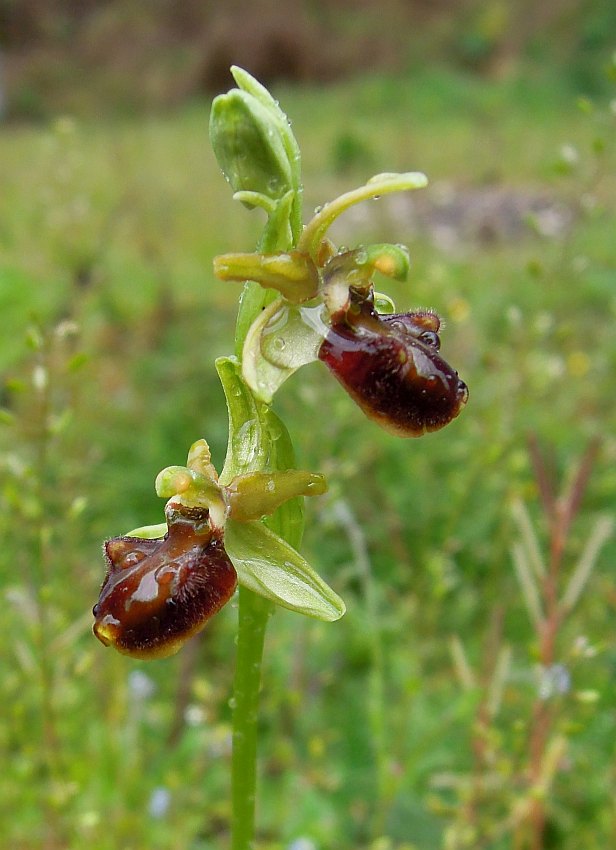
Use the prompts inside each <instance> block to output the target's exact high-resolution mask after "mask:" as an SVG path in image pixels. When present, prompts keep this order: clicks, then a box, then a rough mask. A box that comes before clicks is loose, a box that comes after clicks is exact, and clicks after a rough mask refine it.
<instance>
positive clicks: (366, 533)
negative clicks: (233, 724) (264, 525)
mask: <svg viewBox="0 0 616 850" xmlns="http://www.w3.org/2000/svg"><path fill="white" fill-rule="evenodd" d="M615 10H616V7H615V6H614V4H613V3H610V2H598V0H588V2H572V0H550V2H546V3H542V4H537V3H530V2H518V3H504V2H499V0H487V2H481V3H480V2H476V0H466V2H460V3H453V2H447V0H439V2H436V3H430V2H426V0H415V2H402V0H381V2H379V3H378V4H377V3H376V2H369V1H368V0H339V2H329V3H323V2H318V0H313V2H308V0H303V2H301V0H295V2H288V3H286V4H284V6H281V4H274V3H268V2H265V0H262V2H253V3H251V4H247V3H244V2H240V0H235V2H228V3H225V4H216V3H204V2H201V3H199V2H196V0H190V2H185V3H182V4H177V3H172V2H171V0H157V2H130V0H126V1H125V2H119V0H115V1H114V0H110V2H95V0H88V1H87V2H86V0H83V2H81V3H78V4H76V3H69V2H60V0H20V2H18V1H17V0H0V103H1V107H0V108H1V110H2V119H1V121H0V309H1V315H2V325H3V332H2V334H1V335H0V535H1V539H2V549H1V554H0V599H1V600H2V617H1V618H0V643H1V646H2V651H1V653H0V701H1V708H0V753H1V759H2V769H1V771H0V835H1V836H3V837H2V838H0V846H2V847H3V848H4V847H6V848H7V850H35V848H37V850H38V848H45V850H60V848H62V850H64V848H66V849H67V850H68V848H70V850H73V848H75V850H76V848H83V847H85V846H87V847H92V848H94V850H141V848H146V847H147V848H160V850H163V848H164V850H176V849H177V850H180V848H181V850H187V848H188V850H219V848H224V847H226V846H227V844H228V819H229V802H228V797H229V793H228V790H229V789H228V771H229V757H230V737H229V735H230V708H229V705H228V700H229V697H230V694H231V680H232V675H233V656H234V628H235V610H234V606H233V605H229V606H227V608H225V609H224V610H223V611H222V612H221V614H220V615H218V616H217V617H216V618H215V620H213V621H212V622H211V624H210V625H209V626H208V628H207V629H206V631H205V632H204V633H203V635H202V636H201V637H200V638H199V639H195V640H194V641H192V642H191V643H190V644H189V645H188V646H187V647H185V648H184V650H183V651H182V652H181V653H180V654H179V655H178V656H176V657H175V658H173V659H169V660H165V661H159V662H151V663H149V664H146V663H141V662H135V661H132V660H130V659H126V658H124V657H121V656H119V655H117V654H115V653H113V652H112V651H111V650H105V649H104V648H103V647H102V646H101V645H100V644H98V642H97V641H96V640H95V639H94V638H93V636H92V635H91V632H90V627H91V614H90V609H91V606H92V605H93V603H94V601H95V600H96V597H97V593H98V587H99V585H100V581H101V579H102V575H103V563H102V557H101V550H100V543H101V540H103V539H104V538H105V537H108V536H112V535H116V534H122V533H125V532H126V531H127V530H128V529H130V528H133V527H135V526H138V525H142V524H147V523H153V522H158V521H160V519H161V507H162V505H161V503H160V502H159V500H158V499H157V498H156V496H155V494H154V492H153V481H154V478H155V476H156V474H157V472H158V471H159V470H160V469H161V468H162V467H164V466H166V465H169V464H176V463H183V462H184V460H185V456H186V451H187V449H188V447H189V445H190V444H191V443H192V442H193V441H194V440H195V439H197V438H199V437H201V436H205V437H206V438H207V439H208V441H209V442H210V444H211V446H212V449H213V454H214V460H215V462H216V463H217V465H218V467H219V468H220V466H221V464H222V460H223V458H224V452H225V446H226V412H225V409H224V400H223V396H222V391H221V389H220V387H219V385H218V382H217V378H216V375H215V372H214V368H213V360H214V358H215V357H216V356H218V355H221V354H226V353H229V352H230V351H231V348H232V338H233V326H234V317H235V311H236V304H237V296H238V294H239V287H236V286H235V285H233V284H222V283H220V282H217V281H216V280H215V279H214V278H213V275H212V272H211V266H212V258H213V257H214V255H215V254H217V253H221V252H226V251H230V250H251V249H252V247H253V246H254V243H255V240H256V238H257V236H258V233H259V230H260V227H261V226H262V223H263V222H262V220H261V219H260V218H259V215H260V213H259V212H253V213H248V212H247V211H246V210H245V209H244V208H242V207H240V206H236V205H234V204H233V202H232V200H231V198H230V193H229V191H228V186H227V185H226V184H225V182H224V180H223V179H222V177H221V175H220V173H219V171H218V168H217V166H216V164H215V162H214V159H213V155H212V153H211V151H210V149H209V146H208V141H207V120H208V112H209V104H210V100H211V97H212V95H213V94H215V93H216V92H218V91H221V90H224V89H226V88H228V87H230V85H231V84H232V81H231V78H230V76H229V74H228V70H227V69H228V66H229V65H230V64H231V63H237V64H241V65H243V66H244V67H246V68H247V69H248V70H249V71H251V72H252V73H254V74H256V75H257V76H258V77H260V78H261V79H262V80H263V81H264V82H265V83H267V84H268V85H270V86H271V88H272V91H273V92H274V94H275V96H276V97H277V98H279V99H280V102H281V104H282V106H283V108H284V109H285V110H286V111H287V113H288V114H289V117H290V118H291V120H292V122H293V128H294V130H295V133H296V135H297V137H298V140H299V142H300V145H301V147H302V151H303V162H304V182H305V198H306V215H305V218H308V217H309V213H310V211H311V210H312V209H313V208H314V207H315V206H316V205H317V204H321V203H323V202H324V201H326V200H328V199H331V198H333V197H334V196H335V195H336V194H338V193H339V192H341V191H344V190H345V189H349V188H352V187H353V186H355V185H359V184H360V183H363V182H364V181H365V179H366V178H367V177H369V176H370V175H371V174H373V173H375V172H381V171H396V170H402V171H404V170H422V171H425V172H426V173H427V174H428V176H429V177H430V180H431V183H430V186H429V187H428V189H426V190H423V191H422V192H418V193H416V194H415V195H414V196H413V197H412V198H398V199H395V200H394V199H391V200H386V199H382V200H380V201H377V202H371V203H370V204H368V205H365V206H364V207H361V208H358V209H357V210H356V211H352V212H350V213H349V214H348V215H347V216H346V217H345V218H343V219H342V220H341V221H340V223H339V224H338V225H337V230H336V231H335V237H336V238H337V239H338V241H339V243H340V244H346V245H355V244H358V243H360V242H361V241H363V240H370V241H378V240H388V241H400V242H404V243H405V244H408V245H409V248H410V251H411V257H412V261H413V266H412V272H411V278H410V280H409V282H408V283H407V284H404V285H403V284H396V283H391V282H389V281H388V282H383V281H381V282H380V287H381V288H382V289H386V291H387V292H388V293H389V294H390V295H391V296H392V297H393V298H394V299H395V301H396V304H397V306H398V308H399V309H407V308H411V307H418V306H423V307H432V308H434V309H436V310H437V311H438V312H439V314H440V315H442V316H443V318H444V319H445V322H446V328H445V331H444V333H443V335H442V342H443V351H444V353H445V356H446V357H447V359H448V360H450V361H451V362H452V363H454V364H455V366H456V367H457V368H458V369H459V371H460V374H461V376H462V377H463V379H464V380H465V381H466V382H467V383H468V384H469V387H470V400H469V404H468V406H467V408H466V410H465V411H464V412H463V413H462V415H461V416H460V418H459V419H458V420H456V421H455V422H454V423H453V424H452V425H451V426H449V427H448V428H447V429H445V430H444V431H441V432H439V433H436V434H433V435H430V436H427V437H425V438H422V440H421V442H417V441H403V440H398V439H396V438H394V437H391V436H389V435H387V434H385V433H381V432H380V431H378V430H377V429H376V427H375V426H373V425H372V424H371V423H369V422H367V421H366V420H365V419H364V418H363V416H362V414H361V413H360V412H359V410H358V409H357V408H356V407H354V405H353V404H352V402H351V401H350V399H348V398H347V397H346V396H345V395H344V393H343V392H342V390H341V389H340V387H339V386H338V385H337V384H336V383H335V382H334V381H332V380H331V377H330V376H329V375H328V374H327V373H326V370H325V369H324V368H323V367H322V366H321V364H313V365H311V366H308V367H306V368H305V369H303V370H302V371H301V372H300V373H299V374H298V375H297V376H296V377H295V378H294V379H293V380H292V381H290V382H289V383H288V384H287V385H285V387H284V388H283V389H282V391H281V392H280V393H279V396H278V397H277V399H276V408H277V410H278V412H279V413H280V414H281V415H282V416H283V418H284V419H285V421H286V422H287V424H288V427H289V431H290V432H291V435H292V437H293V439H294V442H295V445H296V448H297V454H298V462H299V464H300V465H301V466H302V467H303V468H306V469H314V470H319V471H322V472H325V473H326V474H327V475H328V478H329V481H330V492H329V494H328V495H327V496H325V497H323V498H321V499H319V500H313V501H312V502H311V503H310V504H308V505H307V517H308V523H307V531H306V536H305V542H304V551H305V553H306V556H307V557H308V559H309V561H310V562H311V563H312V564H314V565H315V567H316V568H317V569H319V571H320V572H321V574H322V575H323V576H324V577H325V578H326V579H327V580H328V582H329V583H330V584H331V585H332V586H333V587H334V588H335V589H336V591H337V592H338V593H340V594H341V595H342V596H343V597H344V599H345V600H346V602H347V606H348V613H347V615H346V616H345V617H344V618H343V620H341V621H340V622H339V623H336V624H330V625H326V624H322V623H317V622H312V621H310V620H307V619H303V618H301V617H299V616H297V615H292V614H290V613H288V612H285V611H282V610H280V611H278V612H277V613H276V614H275V616H274V618H273V620H272V622H271V625H270V631H269V637H268V645H267V650H266V665H265V674H264V686H263V713H262V745H261V753H262V757H261V799H260V802H259V825H260V826H259V829H260V832H259V842H260V843H259V845H258V846H259V848H260V850H330V848H332V850H338V848H340V850H347V849H348V850H368V848H369V850H411V848H414V850H433V848H443V849H444V850H457V848H474V850H477V848H490V850H501V848H502V850H505V848H526V847H528V848H531V847H532V848H534V850H539V848H540V847H543V848H545V849H546V850H547V848H566V850H569V848H571V850H574V848H575V850H577V848H579V847H584V848H590V850H594V848H597V850H599V848H601V850H603V849H604V848H606V847H610V846H613V845H614V841H615V838H616V809H615V806H614V799H615V791H616V747H615V742H616V715H615V706H616V682H615V676H616V644H615V641H614V609H615V608H616V587H615V585H614V563H615V559H616V540H615V538H614V535H613V533H612V531H613V527H612V526H611V525H610V521H611V520H610V518H611V517H613V516H614V513H615V512H616V429H615V425H616V415H615V413H616V411H615V405H614V398H615V396H616V334H615V333H614V321H615V319H616V240H615V224H616V203H615V200H614V198H615V189H616V179H615V176H614V173H615V172H614V166H615V165H616V150H615V144H614V139H615V134H614V129H615V124H616V85H615V78H616V74H615V69H616V60H615V59H614V56H613V51H614V50H615V49H616V11H615ZM592 441H596V443H593V445H596V446H597V449H596V452H595V453H594V455H593V462H592V464H591V463H590V461H589V463H588V468H589V475H588V481H587V487H586V490H585V492H584V494H583V498H582V493H581V489H582V488H581V486H580V487H578V488H577V490H576V495H577V496H579V497H580V498H576V500H574V501H576V504H575V505H573V514H574V522H573V525H572V528H571V533H570V534H569V535H568V537H567V539H566V545H565V548H564V556H563V559H562V569H561V570H560V571H559V573H558V575H557V576H556V577H555V585H556V595H559V596H562V595H563V593H566V592H567V588H568V587H569V591H570V592H572V590H571V585H570V584H568V583H569V582H570V579H571V576H572V575H577V576H578V578H580V580H581V578H584V577H586V576H588V581H587V583H585V584H584V588H583V592H582V593H581V594H580V598H579V599H578V600H577V604H576V605H575V606H574V607H573V609H572V611H571V612H570V613H568V615H567V616H566V617H563V620H562V622H561V623H559V624H558V629H557V630H556V635H555V641H554V647H553V652H552V654H551V656H550V658H549V664H546V655H545V652H544V649H542V645H541V640H540V637H541V636H540V634H539V629H538V627H537V625H536V623H535V624H534V623H533V619H532V617H533V610H534V609H533V600H532V596H533V592H537V588H538V587H540V586H541V581H540V580H539V579H537V577H536V576H535V577H534V578H533V574H532V565H533V563H537V562H538V561H539V560H540V559H539V558H537V555H536V551H535V550H534V547H535V544H536V545H537V546H538V547H539V549H540V551H541V553H542V556H541V557H542V558H543V560H544V561H545V562H546V563H548V562H549V556H550V545H551V544H550V540H551V535H550V523H549V521H548V519H547V518H546V513H545V510H542V507H541V505H542V501H543V504H546V503H549V492H550V487H551V486H552V485H551V484H550V482H558V486H561V485H563V486H565V487H566V486H567V483H569V484H570V483H571V482H572V481H574V484H573V486H574V488H575V486H576V485H575V480H574V477H573V476H574V472H575V469H576V464H577V463H578V461H579V459H580V458H581V457H582V456H583V455H584V452H585V450H586V447H587V446H588V445H589V444H590V443H591V442H592ZM538 447H539V448H538ZM539 457H541V458H543V460H542V461H541V460H540V459H539ZM554 486H556V485H554ZM315 502H318V503H317V504H315ZM561 504H564V502H563V503H561ZM553 537H554V535H553V534H552V563H554V557H555V556H554V543H553ZM601 544H604V545H601ZM516 564H517V570H516V568H515V565H516ZM595 564H596V568H595V569H591V567H594V566H595ZM529 565H530V568H531V569H530V571H529V569H528V567H529ZM580 565H581V566H580ZM576 569H577V572H576ZM529 575H530V578H529ZM542 587H543V590H544V591H545V590H546V588H545V585H543V586H542ZM538 592H540V590H539V591H538ZM538 740H539V742H540V743H541V744H542V747H540V753H539V756H538V755H537V741H538ZM537 799H539V800H540V801H541V806H542V811H543V813H544V815H545V829H544V831H543V838H542V843H541V844H536V843H533V841H534V840H535V839H534V838H533V835H534V834H535V833H533V828H532V823H531V818H530V816H529V812H531V811H532V805H533V801H536V800H537ZM529 824H530V825H529Z"/></svg>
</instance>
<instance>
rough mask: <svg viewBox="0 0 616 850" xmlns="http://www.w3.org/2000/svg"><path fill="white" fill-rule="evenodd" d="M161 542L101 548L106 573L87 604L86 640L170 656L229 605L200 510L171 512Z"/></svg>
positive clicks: (130, 540)
mask: <svg viewBox="0 0 616 850" xmlns="http://www.w3.org/2000/svg"><path fill="white" fill-rule="evenodd" d="M167 523H168V532H167V534H166V535H165V537H164V538H162V539H161V540H144V539H141V538H137V537H115V538H113V539H111V540H107V541H106V542H105V544H104V552H105V558H106V561H107V568H108V569H107V575H106V576H105V580H104V581H103V585H102V587H101V592H100V596H99V600H98V602H97V603H96V605H95V606H94V609H93V614H94V618H95V623H94V634H95V635H96V637H97V638H98V639H99V640H100V641H101V642H102V643H104V644H105V645H107V646H108V645H110V644H112V645H113V646H115V648H116V649H118V650H119V651H120V652H122V653H124V654H126V655H132V656H135V657H138V658H164V657H165V656H167V655H171V654H173V653H174V652H176V651H177V650H178V649H179V648H180V647H181V646H182V644H183V643H184V642H185V641H186V640H187V639H188V638H189V637H192V635H194V634H196V633H197V632H198V631H200V630H201V629H202V628H203V627H204V625H205V624H206V622H207V621H208V620H209V619H210V617H212V616H213V615H214V614H215V613H216V612H217V611H219V610H220V608H222V606H223V605H224V604H225V603H226V602H228V601H229V599H230V598H231V596H232V595H233V592H234V590H235V587H236V585H237V575H236V572H235V568H234V567H233V564H232V563H231V561H230V560H229V557H228V555H227V553H226V552H225V549H224V547H223V544H222V540H221V538H220V534H217V533H215V532H214V531H213V530H212V528H211V526H210V524H209V521H208V512H207V510H205V509H194V508H193V509H187V508H181V507H178V506H176V507H175V508H174V509H173V510H172V511H170V512H169V513H168V517H167Z"/></svg>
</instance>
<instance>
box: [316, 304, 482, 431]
mask: <svg viewBox="0 0 616 850" xmlns="http://www.w3.org/2000/svg"><path fill="white" fill-rule="evenodd" d="M439 327H440V320H439V318H438V316H437V315H436V314H435V313H432V312H430V311H417V312H414V313H397V314H393V315H388V316H381V315H379V314H377V313H376V312H375V310H374V307H373V306H372V301H371V298H370V297H368V298H366V299H365V300H363V301H361V302H360V301H359V300H358V298H357V297H355V302H354V303H353V304H352V305H351V309H350V310H349V311H348V312H347V313H346V314H345V315H344V316H340V317H335V320H334V321H333V322H332V326H331V328H330V330H329V332H328V334H327V337H326V338H325V340H324V341H323V343H322V345H321V348H320V351H319V359H320V360H323V362H324V363H325V364H326V365H327V366H328V368H329V369H330V371H331V372H332V373H333V374H334V375H335V376H336V378H337V379H338V380H339V381H340V383H341V384H342V385H343V387H344V388H345V389H346V390H347V392H348V393H349V394H350V395H351V397H352V398H353V399H354V400H355V401H356V402H357V404H358V405H359V406H360V407H361V408H362V410H363V411H364V413H365V414H366V415H367V416H369V417H370V418H371V419H373V420H375V421H376V422H378V423H379V424H380V425H382V426H383V427H384V428H386V429H387V430H388V431H391V432H393V433H395V434H397V435H399V436H403V437H420V436H421V435H422V434H424V433H425V432H426V431H437V430H438V429H439V428H442V427H443V426H444V425H447V423H448V422H451V420H452V419H454V418H455V417H456V416H457V415H458V414H459V413H460V410H461V409H462V407H463V406H464V405H465V404H466V401H467V399H468V389H467V386H466V384H465V383H464V382H463V381H461V380H460V378H459V377H458V373H457V372H456V371H455V370H454V369H452V368H451V366H449V364H448V363H447V362H446V361H445V360H443V358H442V357H441V356H440V354H439V353H438V350H439V348H440V339H439V336H438V330H439Z"/></svg>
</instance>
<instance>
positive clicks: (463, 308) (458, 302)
mask: <svg viewBox="0 0 616 850" xmlns="http://www.w3.org/2000/svg"><path fill="white" fill-rule="evenodd" d="M447 312H448V314H449V317H450V318H451V321H452V322H465V321H466V320H467V319H468V317H469V316H470V312H471V305H470V304H469V303H468V301H467V300H466V299H465V298H453V299H452V300H451V301H450V302H449V304H448V305H447Z"/></svg>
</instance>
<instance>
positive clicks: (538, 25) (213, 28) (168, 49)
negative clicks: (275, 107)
mask: <svg viewBox="0 0 616 850" xmlns="http://www.w3.org/2000/svg"><path fill="white" fill-rule="evenodd" d="M615 33H616V11H615V8H614V4H613V3H612V2H611V0H545V1H544V2H542V3H537V2H535V0H516V2H514V3H508V2H506V0H487V2H486V0H379V2H378V3H377V2H375V0H286V2H285V4H284V8H282V7H281V5H280V3H279V2H277V0H251V2H248V0H226V2H225V3H215V2H209V3H208V2H203V0H184V2H182V3H180V4H178V3H177V2H175V0H156V2H143V0H80V2H79V3H75V2H73V0H0V62H1V68H0V89H2V88H6V103H5V107H4V108H5V110H6V112H7V114H9V115H12V116H14V117H15V118H26V119H28V118H29V119H37V118H38V119H42V118H45V117H47V116H49V115H50V114H53V113H54V112H57V111H58V110H64V111H67V110H68V111H70V112H71V113H75V112H78V113H84V112H88V113H90V114H100V113H101V112H108V111H110V110H111V111H114V112H119V113H134V112H135V111H138V112H143V111H144V110H147V109H159V108H161V107H173V106H177V105H178V104H179V103H182V102H184V101H185V100H186V99H187V98H191V97H194V96H199V95H201V94H203V92H206V93H208V94H212V93H216V92H218V91H222V90H225V89H226V88H227V87H228V85H229V75H228V68H229V66H230V65H231V64H233V63H235V64H239V65H241V66H243V67H245V68H246V69H247V70H249V71H250V72H251V73H253V74H254V75H255V76H257V77H258V78H259V79H261V80H263V82H265V83H266V84H271V83H272V82H274V81H279V80H288V81H296V82H303V83H306V82H312V83H323V82H331V81H332V80H335V79H340V78H343V77H348V76H349V75H351V74H354V73H357V72H358V71H360V72H362V71H364V70H365V69H367V68H370V69H372V70H373V71H374V70H378V71H386V72H390V73H391V72H398V73H400V72H405V71H408V70H415V71H416V70H417V69H419V68H421V67H423V66H425V65H426V64H434V63H437V64H445V65H447V66H448V67H455V68H458V69H460V70H464V71H465V72H468V73H472V74H479V75H482V76H486V77H488V78H491V79H503V78H507V77H510V76H511V75H512V74H516V73H518V72H519V71H520V69H521V68H529V69H539V68H542V67H544V66H546V65H555V66H557V67H558V68H559V70H560V73H561V74H562V76H563V78H564V79H565V80H566V81H567V82H568V83H569V84H570V85H571V86H572V87H573V88H574V89H575V88H577V89H583V90H584V92H585V93H586V94H588V93H595V90H596V88H597V87H599V88H600V89H601V88H603V86H602V84H601V81H600V80H601V78H600V77H599V76H598V75H597V74H596V68H597V67H598V65H599V64H600V63H601V62H602V61H605V57H606V55H608V54H609V51H610V50H611V49H612V48H613V41H614V34H615ZM2 81H4V85H2ZM1 109H2V106H1V105H0V110H1Z"/></svg>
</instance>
